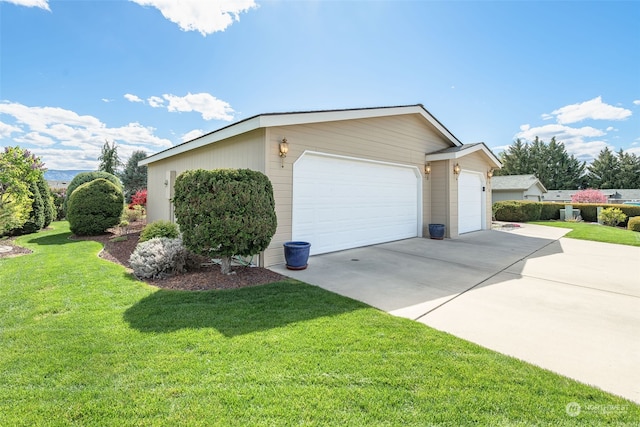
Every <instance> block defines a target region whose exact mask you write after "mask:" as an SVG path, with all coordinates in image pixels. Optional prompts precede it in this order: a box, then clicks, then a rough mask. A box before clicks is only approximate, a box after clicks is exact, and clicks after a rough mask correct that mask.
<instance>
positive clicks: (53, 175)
mask: <svg viewBox="0 0 640 427" xmlns="http://www.w3.org/2000/svg"><path fill="white" fill-rule="evenodd" d="M80 172H91V171H86V170H56V169H49V170H48V171H46V172H45V173H44V179H45V180H47V181H71V180H72V179H73V178H74V177H75V176H76V175H78V174H79V173H80Z"/></svg>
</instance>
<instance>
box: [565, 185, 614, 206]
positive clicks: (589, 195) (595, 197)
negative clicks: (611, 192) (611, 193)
mask: <svg viewBox="0 0 640 427" xmlns="http://www.w3.org/2000/svg"><path fill="white" fill-rule="evenodd" d="M571 201H572V202H573V203H607V196H606V195H605V194H604V193H603V192H602V191H600V190H595V189H593V188H587V189H586V190H580V191H578V192H577V193H576V194H574V195H573V196H571Z"/></svg>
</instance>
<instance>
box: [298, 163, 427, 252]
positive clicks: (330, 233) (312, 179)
mask: <svg viewBox="0 0 640 427" xmlns="http://www.w3.org/2000/svg"><path fill="white" fill-rule="evenodd" d="M419 176H420V174H419V173H418V171H417V169H416V168H415V167H409V166H402V165H391V164H386V163H378V162H371V161H366V160H360V159H353V158H344V157H336V156H329V155H324V154H320V153H305V154H303V156H302V157H300V159H298V160H297V161H296V163H295V165H294V168H293V210H292V214H293V217H292V237H293V240H298V241H307V242H310V243H311V254H321V253H326V252H332V251H338V250H342V249H349V248H356V247H360V246H366V245H372V244H376V243H382V242H389V241H392V240H399V239H406V238H410V237H415V236H418V230H419V229H420V227H421V226H422V224H421V213H420V199H421V196H420V183H421V181H420V179H419Z"/></svg>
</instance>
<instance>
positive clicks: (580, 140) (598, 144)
mask: <svg viewBox="0 0 640 427" xmlns="http://www.w3.org/2000/svg"><path fill="white" fill-rule="evenodd" d="M522 128H523V126H521V127H520V129H522ZM605 135H606V133H605V132H603V131H601V130H600V129H596V128H594V127H591V126H584V127H581V128H573V127H570V126H564V125H561V124H549V125H544V126H538V127H527V128H526V129H522V131H521V132H518V133H517V134H516V135H515V137H516V138H520V139H522V140H524V141H533V140H534V139H535V137H536V136H537V137H539V138H540V139H541V140H542V141H544V142H546V143H548V142H549V141H551V138H553V137H554V136H555V138H556V141H557V142H562V143H563V144H564V146H565V148H566V150H567V153H569V154H573V155H574V156H576V157H577V158H578V159H580V160H584V161H589V160H591V159H593V158H594V157H597V156H598V153H599V152H600V150H602V149H603V148H605V147H611V146H610V145H609V144H607V143H606V142H605V141H600V140H598V141H589V140H588V138H597V137H601V136H605Z"/></svg>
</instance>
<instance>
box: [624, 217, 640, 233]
mask: <svg viewBox="0 0 640 427" xmlns="http://www.w3.org/2000/svg"><path fill="white" fill-rule="evenodd" d="M627 230H631V231H638V232H640V216H634V217H631V218H629V222H628V223H627Z"/></svg>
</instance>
